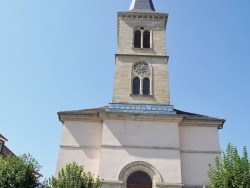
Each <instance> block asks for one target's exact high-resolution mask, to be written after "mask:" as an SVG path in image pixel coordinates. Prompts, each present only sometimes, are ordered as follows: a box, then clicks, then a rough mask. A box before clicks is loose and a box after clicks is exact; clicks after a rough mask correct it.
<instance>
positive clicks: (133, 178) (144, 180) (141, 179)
mask: <svg viewBox="0 0 250 188" xmlns="http://www.w3.org/2000/svg"><path fill="white" fill-rule="evenodd" d="M127 188H152V180H151V178H150V176H149V175H148V174H147V173H145V172H142V171H137V172H134V173H132V174H130V175H129V177H128V179H127Z"/></svg>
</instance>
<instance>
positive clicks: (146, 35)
mask: <svg viewBox="0 0 250 188" xmlns="http://www.w3.org/2000/svg"><path fill="white" fill-rule="evenodd" d="M143 48H150V33H149V31H144V32H143Z"/></svg>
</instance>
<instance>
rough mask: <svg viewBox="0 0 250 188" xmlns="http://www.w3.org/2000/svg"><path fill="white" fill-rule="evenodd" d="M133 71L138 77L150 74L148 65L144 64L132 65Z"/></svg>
mask: <svg viewBox="0 0 250 188" xmlns="http://www.w3.org/2000/svg"><path fill="white" fill-rule="evenodd" d="M133 71H134V73H136V74H138V75H149V74H150V68H149V65H148V64H147V63H144V62H138V63H136V64H134V67H133Z"/></svg>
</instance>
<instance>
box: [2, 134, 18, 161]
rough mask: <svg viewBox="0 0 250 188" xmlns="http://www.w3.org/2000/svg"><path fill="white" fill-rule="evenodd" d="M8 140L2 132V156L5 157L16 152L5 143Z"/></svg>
mask: <svg viewBox="0 0 250 188" xmlns="http://www.w3.org/2000/svg"><path fill="white" fill-rule="evenodd" d="M7 141H8V140H7V139H6V138H5V137H4V136H3V135H1V134H0V156H2V157H3V158H6V157H7V156H8V155H13V156H15V154H14V153H13V152H12V151H11V150H10V149H9V148H8V147H7V146H6V145H5V142H7Z"/></svg>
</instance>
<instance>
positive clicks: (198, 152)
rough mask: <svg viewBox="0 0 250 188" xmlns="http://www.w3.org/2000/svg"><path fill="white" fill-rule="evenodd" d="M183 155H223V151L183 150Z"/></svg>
mask: <svg viewBox="0 0 250 188" xmlns="http://www.w3.org/2000/svg"><path fill="white" fill-rule="evenodd" d="M181 153H196V154H218V155H220V154H221V151H204V150H203V151H200V150H181Z"/></svg>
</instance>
